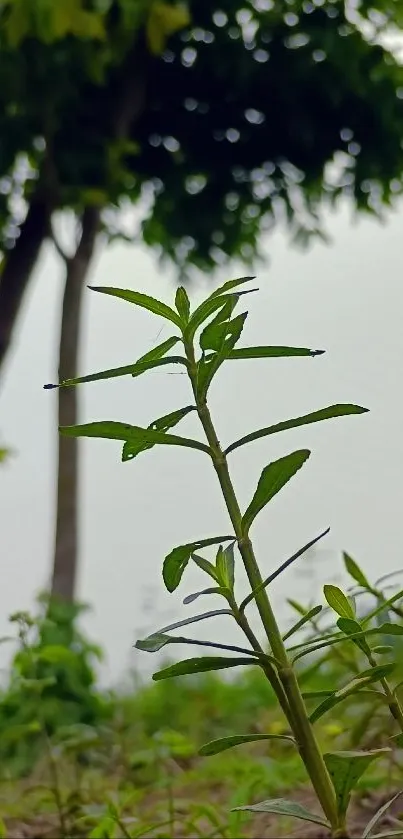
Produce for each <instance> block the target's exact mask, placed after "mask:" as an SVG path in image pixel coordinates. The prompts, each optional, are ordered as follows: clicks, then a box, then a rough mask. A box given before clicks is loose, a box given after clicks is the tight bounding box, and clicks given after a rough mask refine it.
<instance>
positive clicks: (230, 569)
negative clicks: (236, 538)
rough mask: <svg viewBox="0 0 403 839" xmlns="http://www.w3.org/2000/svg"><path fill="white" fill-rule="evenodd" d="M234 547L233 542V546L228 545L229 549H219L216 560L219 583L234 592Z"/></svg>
mask: <svg viewBox="0 0 403 839" xmlns="http://www.w3.org/2000/svg"><path fill="white" fill-rule="evenodd" d="M234 545H235V543H234V542H232V544H230V545H228V547H227V548H224V550H223V549H222V548H221V550H220V548H219V549H218V553H217V559H216V568H217V574H218V579H219V583H220V585H221V586H222V587H223V588H226V589H229V591H233V589H234V579H235V560H234Z"/></svg>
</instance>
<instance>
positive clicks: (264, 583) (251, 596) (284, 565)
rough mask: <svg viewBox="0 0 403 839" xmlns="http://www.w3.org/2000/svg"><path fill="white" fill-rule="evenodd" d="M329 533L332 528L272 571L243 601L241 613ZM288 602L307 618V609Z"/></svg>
mask: <svg viewBox="0 0 403 839" xmlns="http://www.w3.org/2000/svg"><path fill="white" fill-rule="evenodd" d="M329 531H330V527H328V528H326V530H324V531H323V532H322V533H320V534H319V536H315V538H314V539H311V540H310V541H309V542H307V544H306V545H304V546H303V547H302V548H299V550H298V551H296V552H295V554H292V556H290V557H288V559H286V560H285V562H282V563H281V565H280V566H279V567H278V568H276V570H275V571H272V572H271V574H269V576H268V577H266V579H265V580H262V582H261V583H259V585H258V586H256V588H254V589H253V590H252V591H251V592H250V593H249V594H248V596H247V597H245V599H244V600H243V601H242V603H241V605H240V607H239V610H240V612H243V611H244V610H245V609H246V607H247V606H248V604H249V603H251V601H252V600H256V595H257V594H259V592H260V591H263V589H264V588H266V587H267V586H269V585H270V583H272V582H273V580H275V579H276V577H278V576H279V575H280V574H282V572H283V571H285V569H286V568H289V566H290V565H292V563H293V562H295V561H296V560H297V559H299V557H300V556H302V554H304V553H306V551H308V550H309V549H310V548H312V546H313V545H315V544H316V543H317V542H319V539H323V537H324V536H326V535H327V534H328V533H329ZM288 602H289V603H290V605H291V606H293V608H294V609H295V608H296V609H297V612H299V614H302V615H303V616H304V617H305V615H306V609H304V608H303V607H302V606H299V604H295V601H293V600H289V601H288Z"/></svg>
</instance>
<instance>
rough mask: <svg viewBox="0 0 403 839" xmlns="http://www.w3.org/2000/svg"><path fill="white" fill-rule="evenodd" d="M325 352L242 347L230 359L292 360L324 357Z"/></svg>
mask: <svg viewBox="0 0 403 839" xmlns="http://www.w3.org/2000/svg"><path fill="white" fill-rule="evenodd" d="M324 352H325V350H308V349H306V348H305V347H241V348H240V349H236V350H232V352H231V353H230V354H229V356H228V358H230V359H232V360H234V361H235V360H236V359H238V358H239V359H242V358H245V359H247V358H291V357H295V356H315V355H323V353H324Z"/></svg>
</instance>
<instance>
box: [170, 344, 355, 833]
mask: <svg viewBox="0 0 403 839" xmlns="http://www.w3.org/2000/svg"><path fill="white" fill-rule="evenodd" d="M185 352H186V356H187V359H188V362H189V365H188V374H189V378H190V381H191V384H192V389H193V393H194V397H195V401H196V408H197V413H198V416H199V419H200V422H201V424H202V426H203V429H204V433H205V435H206V438H207V442H208V444H209V447H210V450H211V458H212V462H213V465H214V468H215V471H216V473H217V477H218V480H219V483H220V486H221V491H222V494H223V498H224V501H225V504H226V507H227V510H228V513H229V516H230V519H231V522H232V526H233V528H234V533H235V536H236V538H237V543H238V548H239V552H240V554H241V557H242V560H243V563H244V567H245V571H246V574H247V576H248V579H249V583H250V585H251V588H252V589H256V588H257V587H258V586H259V585H260V584H261V583H262V581H263V579H262V576H261V573H260V570H259V566H258V564H257V561H256V557H255V554H254V551H253V547H252V543H251V541H250V539H249V536H245V534H244V532H243V528H242V514H241V510H240V507H239V504H238V500H237V497H236V494H235V490H234V487H233V484H232V481H231V476H230V473H229V469H228V464H227V460H226V457H225V454H224V453H223V451H222V449H221V446H220V443H219V440H218V438H217V434H216V431H215V428H214V425H213V422H212V419H211V416H210V412H209V409H208V406H207V401H206V398H205V396H200V394H199V393H198V389H197V364H196V360H195V355H194V349H193V345H192V344H190V343H188V342H185ZM255 599H256V605H257V608H258V611H259V614H260V617H261V620H262V624H263V626H264V629H265V632H266V635H267V639H268V641H269V644H270V647H271V650H272V653H273V655H274V657H275V658H276V659H277V663H278V665H277V667H278V672H276V671H275V669H274V667H271V666H267V667H266V669H265V672H266V676H267V678H268V679H269V681H270V683H271V685H272V687H273V689H274V690H275V693H276V695H277V698H278V700H279V702H280V705H281V708H282V710H283V712H284V714H285V716H286V718H287V720H288V722H289V724H290V727H291V729H292V731H293V733H294V735H295V738H296V741H297V744H298V749H299V752H300V755H301V758H302V760H303V762H304V764H305V767H306V769H307V772H308V774H309V777H310V779H311V782H312V785H313V787H314V789H315V792H316V794H317V796H318V799H319V801H320V803H321V805H322V808H323V811H324V813H325V815H326V817H327V818H328V819H329V822H330V824H331V826H332V829H333V831H334V834H333V835H334V836H341V835H343V833H344V835H345V830H344V825H341V824H340V820H339V816H338V812H337V803H336V795H335V791H334V788H333V784H332V781H331V778H330V775H329V773H328V770H327V767H326V764H325V762H324V760H323V757H322V754H321V752H320V749H319V746H318V743H317V740H316V737H315V734H314V731H313V728H312V725H311V723H310V721H309V717H308V714H307V711H306V708H305V703H304V700H303V698H302V695H301V691H300V689H299V685H298V681H297V678H296V674H295V672H294V670H293V667H292V664H291V662H290V661H289V659H288V656H287V651H286V649H285V646H284V643H283V640H282V637H281V632H280V630H279V627H278V626H277V622H276V619H275V616H274V613H273V610H272V607H271V603H270V600H269V598H268V595H267V592H266V590H265V589H264V588H262V589H261V590H260V591H259V592H257V593H256V597H255ZM340 831H342V832H340Z"/></svg>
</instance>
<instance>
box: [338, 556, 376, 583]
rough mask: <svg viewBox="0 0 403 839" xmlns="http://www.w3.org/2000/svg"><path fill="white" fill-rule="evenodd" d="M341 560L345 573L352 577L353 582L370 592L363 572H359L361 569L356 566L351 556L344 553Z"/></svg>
mask: <svg viewBox="0 0 403 839" xmlns="http://www.w3.org/2000/svg"><path fill="white" fill-rule="evenodd" d="M343 560H344V565H345V567H346V571H347V573H348V574H350V577H352V578H353V580H355V582H356V583H358V585H360V586H362V587H363V588H365V589H370V590H371V585H370V583H369V582H368V580H367V578H366V576H365V574H364V572H363V571H361V568H360V567H359V565H357V563H356V562H355V561H354V559H353V558H352V557H351V556H349V554H347V553H345V552H344V553H343Z"/></svg>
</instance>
